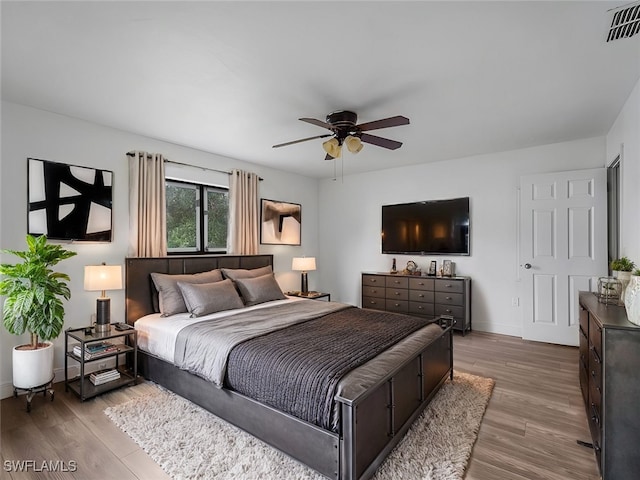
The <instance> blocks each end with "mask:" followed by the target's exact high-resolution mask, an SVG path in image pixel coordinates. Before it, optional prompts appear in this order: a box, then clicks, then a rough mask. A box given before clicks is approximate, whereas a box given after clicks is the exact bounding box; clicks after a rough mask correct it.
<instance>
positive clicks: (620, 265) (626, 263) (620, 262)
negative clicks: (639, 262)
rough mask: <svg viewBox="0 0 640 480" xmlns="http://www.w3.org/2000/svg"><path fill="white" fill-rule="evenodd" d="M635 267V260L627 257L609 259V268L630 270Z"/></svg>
mask: <svg viewBox="0 0 640 480" xmlns="http://www.w3.org/2000/svg"><path fill="white" fill-rule="evenodd" d="M635 267H636V264H635V262H632V261H631V260H629V259H628V258H627V257H620V258H616V259H615V260H612V261H611V270H616V271H618V272H630V271H632V270H633V269H634V268H635Z"/></svg>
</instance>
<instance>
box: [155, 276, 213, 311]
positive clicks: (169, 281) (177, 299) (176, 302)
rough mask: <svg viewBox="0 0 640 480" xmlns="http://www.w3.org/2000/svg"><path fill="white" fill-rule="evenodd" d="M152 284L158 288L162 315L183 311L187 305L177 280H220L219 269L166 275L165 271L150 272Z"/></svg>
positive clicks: (205, 281) (197, 281)
mask: <svg viewBox="0 0 640 480" xmlns="http://www.w3.org/2000/svg"><path fill="white" fill-rule="evenodd" d="M151 278H152V279H153V284H154V285H155V286H156V289H157V290H158V297H159V300H160V313H161V314H162V316H163V317H167V316H169V315H175V314H176V313H184V312H186V311H187V306H186V305H185V303H184V299H183V298H182V292H181V291H180V289H179V288H178V282H184V283H212V282H219V281H221V280H222V273H220V270H218V269H216V270H210V271H208V272H202V273H194V274H192V275H168V274H166V273H156V272H153V273H152V274H151Z"/></svg>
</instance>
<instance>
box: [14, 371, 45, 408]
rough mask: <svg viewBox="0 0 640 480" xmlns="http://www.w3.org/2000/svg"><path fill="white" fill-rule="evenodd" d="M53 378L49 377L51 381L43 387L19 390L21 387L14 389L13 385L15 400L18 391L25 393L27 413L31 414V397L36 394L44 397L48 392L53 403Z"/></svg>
mask: <svg viewBox="0 0 640 480" xmlns="http://www.w3.org/2000/svg"><path fill="white" fill-rule="evenodd" d="M54 378H55V375H54V376H53V377H51V380H49V381H48V382H47V383H45V384H43V385H38V386H37V387H31V388H21V387H16V386H15V385H14V387H13V396H14V397H16V398H17V397H18V390H20V391H22V392H27V412H28V413H31V400H33V397H35V396H36V395H37V394H38V393H42V394H43V395H44V396H45V397H46V396H47V392H48V393H49V395H50V396H51V401H52V402H53V396H54V394H55V392H54V391H53V379H54Z"/></svg>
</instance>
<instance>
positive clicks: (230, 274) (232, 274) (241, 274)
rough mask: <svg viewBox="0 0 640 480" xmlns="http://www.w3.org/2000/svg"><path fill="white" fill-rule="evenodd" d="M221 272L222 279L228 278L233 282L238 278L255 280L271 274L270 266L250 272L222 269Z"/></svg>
mask: <svg viewBox="0 0 640 480" xmlns="http://www.w3.org/2000/svg"><path fill="white" fill-rule="evenodd" d="M221 270H222V274H223V275H224V278H230V279H231V280H233V281H234V282H235V281H236V280H237V279H238V278H255V277H261V276H263V275H267V274H268V273H273V269H272V268H271V265H267V266H266V267H260V268H253V269H251V270H244V269H242V268H222V269H221Z"/></svg>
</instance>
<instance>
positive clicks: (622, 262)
mask: <svg viewBox="0 0 640 480" xmlns="http://www.w3.org/2000/svg"><path fill="white" fill-rule="evenodd" d="M609 266H610V267H611V274H612V275H613V277H614V278H617V279H618V281H619V282H620V297H619V300H618V305H624V292H625V290H626V288H627V285H628V284H629V280H631V272H632V271H633V269H634V268H636V264H635V262H632V261H631V260H629V259H628V258H627V257H620V258H616V259H615V260H612V261H611V264H610V265H609Z"/></svg>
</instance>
